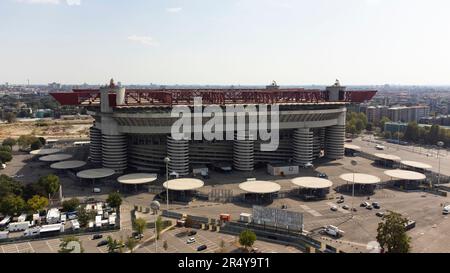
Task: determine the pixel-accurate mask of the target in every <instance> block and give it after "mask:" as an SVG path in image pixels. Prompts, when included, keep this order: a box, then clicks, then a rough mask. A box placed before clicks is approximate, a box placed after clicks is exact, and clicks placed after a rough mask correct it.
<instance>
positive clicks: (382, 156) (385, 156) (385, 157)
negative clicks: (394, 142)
mask: <svg viewBox="0 0 450 273" xmlns="http://www.w3.org/2000/svg"><path fill="white" fill-rule="evenodd" d="M374 155H375V156H376V157H378V158H379V159H383V160H390V161H400V160H401V158H400V157H398V156H396V155H388V154H374Z"/></svg>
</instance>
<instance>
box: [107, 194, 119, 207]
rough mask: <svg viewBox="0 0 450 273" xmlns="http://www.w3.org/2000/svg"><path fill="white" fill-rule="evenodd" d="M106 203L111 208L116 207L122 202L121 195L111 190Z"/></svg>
mask: <svg viewBox="0 0 450 273" xmlns="http://www.w3.org/2000/svg"><path fill="white" fill-rule="evenodd" d="M106 203H108V204H109V205H110V206H111V207H113V208H118V207H120V205H121V204H122V197H121V196H120V194H119V193H118V192H111V193H110V194H109V195H108V198H107V199H106Z"/></svg>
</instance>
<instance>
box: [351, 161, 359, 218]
mask: <svg viewBox="0 0 450 273" xmlns="http://www.w3.org/2000/svg"><path fill="white" fill-rule="evenodd" d="M351 163H352V166H353V168H352V170H353V185H352V218H353V212H354V209H355V208H354V206H353V205H354V204H353V202H354V199H355V166H356V165H358V162H356V160H352V162H351Z"/></svg>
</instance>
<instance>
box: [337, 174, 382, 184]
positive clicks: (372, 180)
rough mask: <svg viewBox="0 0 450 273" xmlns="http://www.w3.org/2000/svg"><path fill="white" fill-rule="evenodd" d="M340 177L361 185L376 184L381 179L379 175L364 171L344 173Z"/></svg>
mask: <svg viewBox="0 0 450 273" xmlns="http://www.w3.org/2000/svg"><path fill="white" fill-rule="evenodd" d="M340 178H341V179H342V180H344V181H346V182H350V183H353V182H354V183H355V184H362V185H370V184H377V183H380V181H381V180H380V178H379V177H377V176H374V175H370V174H365V173H355V174H353V173H345V174H342V175H341V176H340Z"/></svg>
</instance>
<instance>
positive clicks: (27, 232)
mask: <svg viewBox="0 0 450 273" xmlns="http://www.w3.org/2000/svg"><path fill="white" fill-rule="evenodd" d="M40 230H41V229H40V228H38V227H36V228H30V229H27V230H25V232H24V233H23V236H25V237H31V236H36V235H39V233H40Z"/></svg>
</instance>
